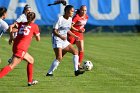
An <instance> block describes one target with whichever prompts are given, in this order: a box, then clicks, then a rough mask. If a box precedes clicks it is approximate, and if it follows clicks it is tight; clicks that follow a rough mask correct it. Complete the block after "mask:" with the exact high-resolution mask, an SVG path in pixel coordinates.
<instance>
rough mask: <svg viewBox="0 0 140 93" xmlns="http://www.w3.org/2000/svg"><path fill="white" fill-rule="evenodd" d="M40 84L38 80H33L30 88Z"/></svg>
mask: <svg viewBox="0 0 140 93" xmlns="http://www.w3.org/2000/svg"><path fill="white" fill-rule="evenodd" d="M37 83H38V81H37V80H33V81H32V82H31V83H28V86H33V85H36V84H37Z"/></svg>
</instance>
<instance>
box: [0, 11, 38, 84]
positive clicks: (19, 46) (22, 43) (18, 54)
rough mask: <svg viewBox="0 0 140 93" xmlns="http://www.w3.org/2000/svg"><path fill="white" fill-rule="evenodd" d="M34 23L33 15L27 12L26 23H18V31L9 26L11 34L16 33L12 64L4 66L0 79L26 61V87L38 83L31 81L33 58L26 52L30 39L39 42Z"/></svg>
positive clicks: (36, 27)
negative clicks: (33, 38)
mask: <svg viewBox="0 0 140 93" xmlns="http://www.w3.org/2000/svg"><path fill="white" fill-rule="evenodd" d="M34 21H35V13H34V12H29V13H28V14H27V22H25V23H18V24H17V25H18V29H15V28H13V27H14V25H13V27H12V26H11V27H10V30H11V31H12V32H17V31H18V34H17V37H16V38H15V39H14V44H13V59H12V62H11V63H10V64H9V65H7V66H5V67H4V68H3V69H2V70H1V71H0V78H2V77H4V76H5V75H6V74H8V73H9V72H10V71H11V70H13V69H14V68H15V66H16V65H17V64H19V63H20V62H21V61H22V60H25V61H27V63H28V64H27V76H28V86H31V85H34V84H36V83H38V81H36V80H33V63H34V58H33V57H32V56H31V55H30V54H29V53H28V52H27V50H28V47H29V45H30V42H31V40H32V37H33V36H35V37H36V40H37V41H40V32H39V28H38V26H37V25H36V24H34Z"/></svg>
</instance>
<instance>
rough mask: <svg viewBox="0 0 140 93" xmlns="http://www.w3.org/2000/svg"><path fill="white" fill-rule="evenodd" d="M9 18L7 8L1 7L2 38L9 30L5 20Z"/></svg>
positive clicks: (0, 29) (0, 31)
mask: <svg viewBox="0 0 140 93" xmlns="http://www.w3.org/2000/svg"><path fill="white" fill-rule="evenodd" d="M6 16H7V9H6V8H5V7H0V37H1V36H2V35H3V33H4V32H6V31H7V30H8V28H9V26H8V24H7V23H6V22H5V21H4V20H3V19H5V18H6Z"/></svg>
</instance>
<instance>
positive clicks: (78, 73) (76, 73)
mask: <svg viewBox="0 0 140 93" xmlns="http://www.w3.org/2000/svg"><path fill="white" fill-rule="evenodd" d="M84 72H85V70H77V71H75V76H78V75H80V74H83V73H84Z"/></svg>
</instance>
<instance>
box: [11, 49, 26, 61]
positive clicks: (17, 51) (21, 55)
mask: <svg viewBox="0 0 140 93" xmlns="http://www.w3.org/2000/svg"><path fill="white" fill-rule="evenodd" d="M25 54H26V51H24V50H21V49H13V55H14V56H16V57H19V58H21V59H23V58H24V56H25Z"/></svg>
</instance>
